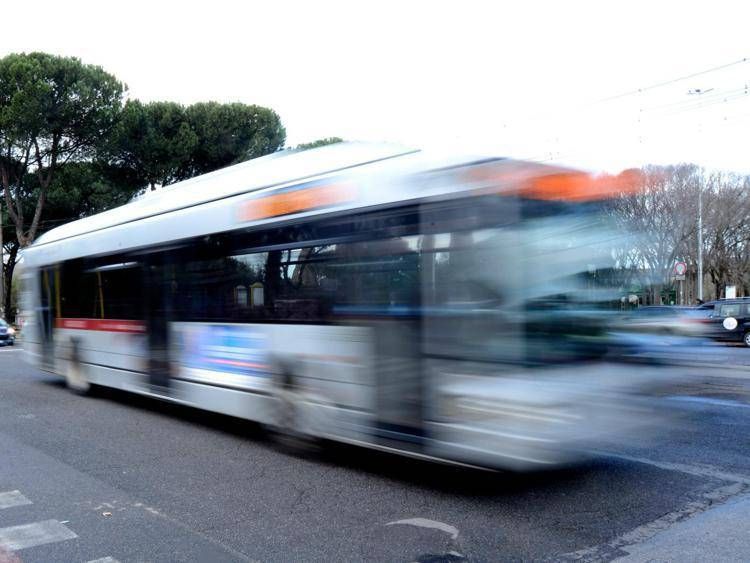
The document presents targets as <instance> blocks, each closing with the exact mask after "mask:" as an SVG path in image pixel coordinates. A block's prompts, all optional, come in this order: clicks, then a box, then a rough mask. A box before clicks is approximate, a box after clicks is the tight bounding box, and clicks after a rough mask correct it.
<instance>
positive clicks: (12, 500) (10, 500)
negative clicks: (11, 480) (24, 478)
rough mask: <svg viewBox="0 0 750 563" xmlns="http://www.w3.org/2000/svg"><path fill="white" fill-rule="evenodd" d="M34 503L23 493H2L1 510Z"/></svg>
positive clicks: (0, 493) (0, 497) (0, 498)
mask: <svg viewBox="0 0 750 563" xmlns="http://www.w3.org/2000/svg"><path fill="white" fill-rule="evenodd" d="M26 504H32V502H31V501H30V500H29V499H27V498H26V497H25V496H23V495H22V494H21V491H5V492H0V510H2V509H3V508H10V507H12V506H24V505H26Z"/></svg>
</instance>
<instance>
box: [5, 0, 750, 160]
mask: <svg viewBox="0 0 750 563" xmlns="http://www.w3.org/2000/svg"><path fill="white" fill-rule="evenodd" d="M2 18H3V20H4V23H3V32H2V34H0V56H2V55H5V54H8V53H11V52H24V51H25V52H29V51H47V52H51V53H55V54H60V55H70V56H76V57H79V58H80V59H82V60H83V61H84V62H86V63H92V64H97V65H100V66H102V67H104V68H105V69H106V70H107V71H109V72H111V73H112V74H114V75H116V76H117V77H118V78H120V79H121V80H122V81H124V82H125V83H126V84H127V85H128V96H129V97H131V98H139V99H141V100H144V101H151V100H173V101H177V102H180V103H183V104H190V103H194V102H197V101H205V100H216V101H220V102H231V101H240V102H245V103H253V104H260V105H264V106H268V107H271V108H273V109H274V110H275V111H276V112H277V113H278V114H279V115H280V116H281V119H282V121H283V123H284V125H285V127H286V130H287V143H288V145H296V144H298V143H300V142H306V141H311V140H314V139H318V138H321V137H328V136H339V137H343V138H345V139H348V140H365V141H367V140H372V141H390V142H396V143H403V144H406V145H410V146H417V147H425V148H433V147H434V148H439V149H443V150H449V151H456V152H461V153H480V154H492V155H502V156H509V157H514V158H525V159H530V160H536V161H541V162H555V163H562V164H566V165H571V166H578V167H582V168H586V169H589V170H593V171H597V170H605V171H609V172H617V171H619V170H621V169H623V168H627V167H632V166H640V165H642V164H646V163H658V164H664V163H676V162H688V161H690V162H696V163H698V164H701V165H703V166H706V167H708V168H720V169H726V170H732V171H737V172H742V173H750V159H749V158H748V156H749V154H750V151H748V146H749V145H750V143H748V141H747V136H748V135H747V131H748V130H749V126H750V93H748V91H747V87H748V86H750V34H748V32H747V22H748V21H750V3H746V2H742V1H741V0H737V1H735V2H727V1H723V0H716V1H713V2H705V1H702V2H691V1H685V0H683V1H672V0H661V1H659V2H654V1H653V0H652V1H640V0H631V1H627V2H626V1H622V2H618V1H614V0H610V1H607V2H601V1H599V2H584V1H579V2H577V1H574V0H570V1H566V2H559V1H541V0H539V1H533V0H530V1H525V2H517V3H509V2H492V1H487V2H475V1H470V0H462V1H461V2H455V1H454V2H440V1H432V2H421V1H417V0H414V1H404V0H401V1H399V2H391V1H389V0H378V1H368V0H361V1H356V2H352V1H349V2H335V1H307V2H304V1H300V2H296V1H294V2H292V1H283V0H282V1H274V2H268V1H263V2H251V1H244V2H243V1H240V0H237V1H235V2H231V1H228V0H212V1H211V2H206V1H202V2H192V1H189V0H184V1H182V2H179V3H177V2H160V1H159V0H151V1H148V2H145V1H141V0H131V1H128V2H113V1H110V2H101V1H99V2H94V1H91V2H86V1H82V0H68V1H66V2H59V1H54V0H53V1H50V0H36V1H35V2H34V3H33V7H31V8H30V7H29V6H28V5H26V4H24V3H13V4H11V5H4V6H3V16H2ZM9 22H16V23H9ZM746 57H747V60H744V59H745V58H746ZM743 60H744V62H743ZM710 69H715V70H710ZM704 71H708V72H704ZM699 73H700V74H699ZM693 75H695V76H693ZM686 76H692V77H691V78H687V79H684V80H675V79H678V78H681V77H686ZM657 85H659V86H657ZM696 90H700V92H703V93H700V94H698V93H693V94H691V93H690V92H691V91H693V92H694V91H696ZM613 98H614V99H613Z"/></svg>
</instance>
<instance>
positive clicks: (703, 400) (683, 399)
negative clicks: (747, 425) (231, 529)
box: [667, 395, 750, 409]
mask: <svg viewBox="0 0 750 563" xmlns="http://www.w3.org/2000/svg"><path fill="white" fill-rule="evenodd" d="M667 399H668V400H670V401H675V402H680V403H699V404H703V405H715V406H717V407H736V408H740V409H750V405H748V404H747V403H740V402H739V401H729V400H727V399H712V398H710V397H694V396H690V395H673V396H671V397H667Z"/></svg>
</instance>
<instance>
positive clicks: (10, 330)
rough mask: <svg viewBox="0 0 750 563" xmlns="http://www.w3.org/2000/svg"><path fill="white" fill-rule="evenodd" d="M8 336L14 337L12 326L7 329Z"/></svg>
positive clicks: (14, 331)
mask: <svg viewBox="0 0 750 563" xmlns="http://www.w3.org/2000/svg"><path fill="white" fill-rule="evenodd" d="M8 334H10V335H11V336H15V335H16V329H15V328H13V327H12V326H9V327H8Z"/></svg>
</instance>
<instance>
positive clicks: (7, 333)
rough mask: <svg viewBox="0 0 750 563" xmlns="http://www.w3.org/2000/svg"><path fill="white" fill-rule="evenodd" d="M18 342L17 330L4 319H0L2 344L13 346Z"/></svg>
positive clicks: (0, 340) (0, 339)
mask: <svg viewBox="0 0 750 563" xmlns="http://www.w3.org/2000/svg"><path fill="white" fill-rule="evenodd" d="M15 343H16V330H15V329H14V328H13V327H12V326H10V325H9V324H8V323H7V322H6V321H5V320H4V319H0V346H13V345H14V344H15Z"/></svg>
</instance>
